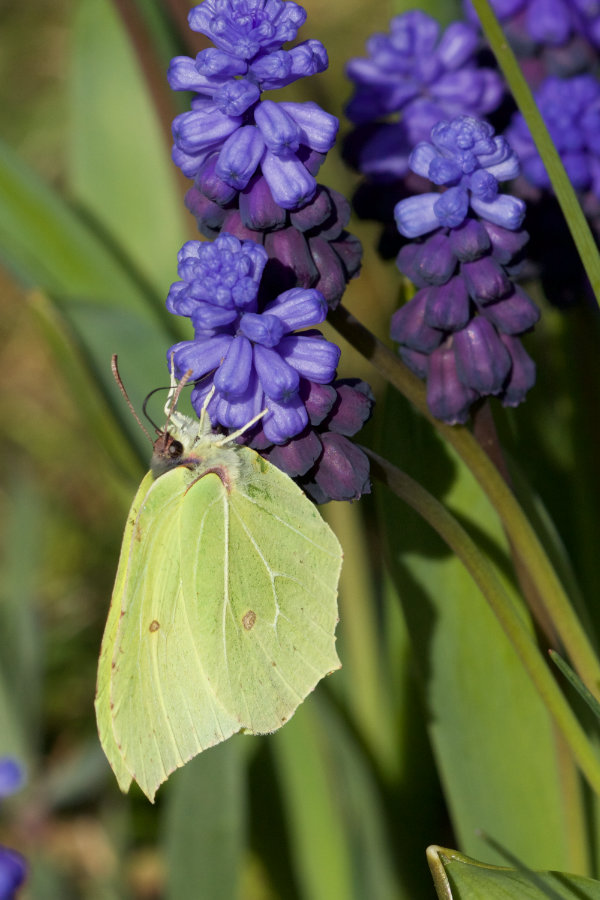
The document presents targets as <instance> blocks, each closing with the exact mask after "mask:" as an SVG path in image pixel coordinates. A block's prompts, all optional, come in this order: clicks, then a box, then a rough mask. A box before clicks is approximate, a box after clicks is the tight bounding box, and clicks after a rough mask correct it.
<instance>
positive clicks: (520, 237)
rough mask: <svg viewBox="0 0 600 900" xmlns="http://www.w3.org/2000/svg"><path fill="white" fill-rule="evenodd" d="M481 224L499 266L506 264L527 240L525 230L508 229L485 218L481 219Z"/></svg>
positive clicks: (527, 236)
mask: <svg viewBox="0 0 600 900" xmlns="http://www.w3.org/2000/svg"><path fill="white" fill-rule="evenodd" d="M482 225H483V227H484V228H485V230H486V231H487V233H488V235H489V238H490V241H491V242H492V256H493V257H494V259H496V260H497V261H498V262H499V263H500V265H501V266H504V265H507V264H508V263H509V262H510V261H511V259H512V258H513V256H516V255H517V253H519V252H520V251H521V250H522V249H523V247H524V246H525V244H526V243H527V241H528V240H529V235H528V234H527V232H526V231H509V230H508V229H507V228H502V226H501V225H494V223H493V222H488V221H487V220H482Z"/></svg>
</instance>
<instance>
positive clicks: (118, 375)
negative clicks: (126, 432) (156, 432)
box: [110, 353, 154, 444]
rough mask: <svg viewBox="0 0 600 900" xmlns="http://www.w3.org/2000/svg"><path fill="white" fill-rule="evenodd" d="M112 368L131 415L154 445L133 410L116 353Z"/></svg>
mask: <svg viewBox="0 0 600 900" xmlns="http://www.w3.org/2000/svg"><path fill="white" fill-rule="evenodd" d="M110 367H111V369H112V373H113V376H114V379H115V381H116V382H117V384H118V386H119V390H120V391H121V393H122V394H123V396H124V398H125V402H126V403H127V406H128V407H129V410H130V412H131V415H132V416H133V418H134V419H135V421H136V422H137V423H138V425H139V426H140V428H141V429H142V431H143V432H144V434H145V435H146V437H147V438H148V440H149V441H150V443H151V444H152V443H154V441H153V440H152V437H151V436H150V434H149V433H148V430H147V428H146V427H145V426H144V424H143V423H142V420H141V419H140V417H139V416H138V414H137V413H136V411H135V409H134V408H133V403H132V402H131V400H130V399H129V394H128V393H127V391H126V390H125V385H124V384H123V381H122V379H121V376H120V374H119V367H118V365H117V354H116V353H113V356H112V359H111V361H110Z"/></svg>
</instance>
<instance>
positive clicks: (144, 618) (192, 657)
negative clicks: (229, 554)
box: [110, 467, 242, 800]
mask: <svg viewBox="0 0 600 900" xmlns="http://www.w3.org/2000/svg"><path fill="white" fill-rule="evenodd" d="M195 477H196V476H195V473H194V472H193V471H190V470H189V469H187V468H184V467H179V468H176V469H174V470H172V471H170V472H167V473H166V474H165V475H162V476H161V477H160V478H158V479H157V480H156V481H155V482H153V484H152V487H151V488H150V490H149V491H148V493H147V495H146V498H145V500H144V503H143V504H142V506H141V508H140V512H139V514H138V517H137V521H136V525H135V527H134V529H133V533H132V537H131V542H132V550H131V552H130V554H129V558H128V563H127V572H126V575H125V577H124V579H123V582H122V604H121V614H120V621H119V623H118V628H117V634H116V637H115V639H114V647H113V658H112V668H111V688H110V701H111V716H112V727H113V734H114V737H115V740H116V743H117V744H118V747H119V751H120V754H121V758H122V760H123V762H124V764H125V766H126V767H127V769H128V770H129V772H130V773H131V775H132V777H133V778H134V779H135V781H137V782H138V784H139V785H140V787H141V789H142V790H143V791H144V793H145V794H146V795H147V796H148V798H149V799H150V800H152V799H153V798H154V794H155V792H156V789H157V788H158V786H159V785H160V784H161V783H162V782H163V781H165V779H166V778H167V777H168V776H169V774H170V773H171V772H172V771H173V770H174V769H176V768H178V767H179V766H183V765H184V764H185V763H186V762H187V761H188V760H189V759H191V758H192V757H193V756H195V755H196V754H197V753H200V752H201V751H202V750H205V749H206V748H207V747H211V746H212V745H213V744H216V743H218V742H219V741H222V740H225V739H226V738H228V737H230V736H231V735H232V734H234V733H235V732H236V731H239V730H240V728H241V727H242V726H241V724H240V722H239V721H238V720H237V719H236V718H235V717H233V716H231V715H230V714H229V713H228V712H227V711H226V710H225V709H224V708H223V707H222V705H221V704H220V703H219V701H218V700H217V698H216V696H215V694H214V691H213V690H212V688H211V685H210V682H209V680H208V678H207V675H206V672H205V669H204V661H203V650H204V647H205V645H206V643H207V641H210V636H209V635H206V634H202V633H199V632H198V626H197V623H196V621H195V613H194V609H193V607H194V606H195V605H197V604H198V603H207V602H208V603H210V605H211V606H213V607H214V606H216V605H220V601H221V598H222V587H221V589H220V590H219V589H218V588H217V590H219V595H218V597H214V598H209V599H208V600H207V598H206V597H205V595H204V590H203V588H202V585H199V590H197V591H196V592H194V594H193V595H192V594H191V593H190V592H189V591H186V590H185V589H184V582H185V581H186V577H185V572H186V571H187V570H188V569H189V568H190V567H193V566H194V565H195V560H194V559H193V558H191V557H190V555H189V535H187V534H186V528H187V527H191V529H192V531H193V534H194V546H195V547H196V550H197V553H198V555H199V557H200V559H203V560H205V561H206V563H207V564H208V565H209V566H210V560H211V548H212V546H213V545H214V543H215V535H218V534H219V532H221V531H222V525H221V521H220V520H221V519H222V516H223V508H224V505H223V499H222V495H223V493H224V488H223V485H222V483H221V481H220V479H219V478H218V477H217V476H216V475H206V476H204V477H203V478H200V479H199V480H196V481H195V480H194V479H195ZM192 482H193V484H192ZM190 485H192V486H191V487H190ZM188 488H189V490H188ZM184 510H185V511H186V515H185V516H184V515H183V513H184ZM188 522H189V523H190V524H188Z"/></svg>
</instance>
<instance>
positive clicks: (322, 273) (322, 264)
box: [308, 237, 346, 309]
mask: <svg viewBox="0 0 600 900" xmlns="http://www.w3.org/2000/svg"><path fill="white" fill-rule="evenodd" d="M308 246H309V248H310V253H311V256H312V258H313V262H314V264H315V265H316V267H317V269H318V272H319V277H318V279H317V281H316V282H315V285H314V286H315V288H317V289H318V290H319V291H321V293H322V294H323V296H324V297H325V300H326V301H327V305H328V306H329V308H330V309H335V308H336V306H337V305H338V303H339V302H340V300H341V299H342V296H343V293H344V291H345V289H346V273H345V272H344V267H343V266H342V263H341V260H340V258H339V256H338V255H337V253H336V252H335V250H332V248H331V246H330V244H328V242H327V241H325V240H323V238H322V237H313V238H310V239H309V241H308Z"/></svg>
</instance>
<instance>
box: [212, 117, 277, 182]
mask: <svg viewBox="0 0 600 900" xmlns="http://www.w3.org/2000/svg"><path fill="white" fill-rule="evenodd" d="M264 152H265V142H264V140H263V136H262V134H261V133H260V131H259V130H258V128H256V127H255V126H254V125H245V126H244V127H243V128H238V129H237V130H236V131H234V132H233V134H232V135H231V136H230V137H229V138H228V139H227V140H226V141H225V143H224V144H223V149H222V150H221V152H220V153H219V157H218V161H217V163H216V166H215V172H216V174H217V175H218V176H219V178H222V179H223V181H225V182H226V183H227V184H229V185H231V186H232V187H234V188H235V189H236V190H241V189H242V188H245V187H246V185H247V184H248V182H249V181H250V179H251V178H252V176H253V175H254V173H255V171H256V168H257V166H258V164H259V162H260V160H261V159H262V157H263V155H264Z"/></svg>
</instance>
